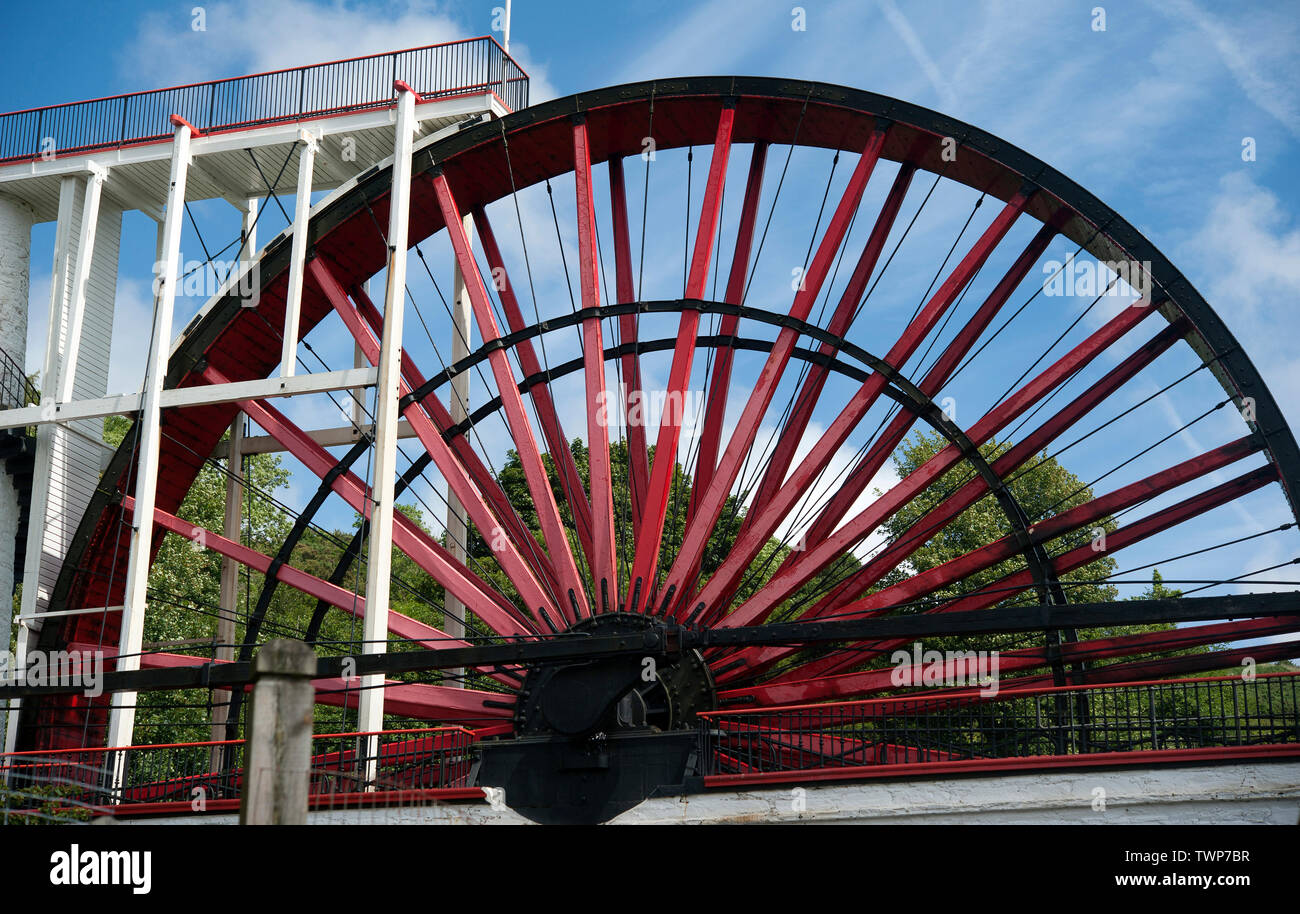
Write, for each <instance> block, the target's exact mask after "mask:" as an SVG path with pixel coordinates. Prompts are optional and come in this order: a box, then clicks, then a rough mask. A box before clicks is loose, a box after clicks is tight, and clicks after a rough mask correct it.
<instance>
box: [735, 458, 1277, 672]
mask: <svg viewBox="0 0 1300 914" xmlns="http://www.w3.org/2000/svg"><path fill="white" fill-rule="evenodd" d="M1258 450H1259V445H1258V443H1257V442H1255V441H1254V440H1253V439H1251V438H1250V437H1246V438H1239V439H1238V440H1236V441H1233V442H1230V443H1228V444H1225V445H1223V446H1222V447H1218V448H1215V449H1214V450H1212V451H1210V452H1208V453H1206V454H1202V455H1200V456H1198V457H1193V458H1192V459H1190V460H1185V461H1183V462H1182V463H1179V464H1177V465H1175V466H1172V467H1169V468H1167V469H1164V470H1161V471H1160V472H1158V473H1153V474H1151V475H1150V476H1148V477H1146V478H1145V479H1141V480H1138V481H1137V482H1133V483H1130V484H1129V485H1127V486H1123V487H1121V488H1119V489H1116V490H1115V491H1113V492H1110V493H1108V494H1106V495H1102V496H1099V497H1097V498H1093V499H1091V500H1090V501H1087V502H1084V503H1083V504H1081V505H1076V506H1075V507H1073V508H1070V509H1069V510H1067V511H1062V512H1061V513H1060V514H1057V515H1054V516H1052V517H1050V518H1048V519H1046V520H1043V521H1040V522H1039V523H1036V524H1031V525H1030V527H1029V530H1028V533H1029V540H1030V542H1031V543H1035V544H1042V543H1046V542H1048V541H1049V540H1052V539H1055V538H1056V537H1058V536H1061V535H1062V534H1065V533H1068V532H1070V531H1072V530H1077V529H1080V528H1083V527H1086V526H1087V525H1089V524H1092V523H1096V522H1097V521H1100V520H1102V519H1103V518H1105V517H1107V516H1109V515H1111V514H1114V513H1116V512H1118V511H1122V510H1124V509H1125V508H1130V507H1132V506H1134V505H1136V504H1139V503H1141V502H1144V501H1147V500H1148V499H1151V498H1154V497H1156V496H1157V495H1161V494H1163V493H1165V492H1168V491H1170V490H1172V489H1175V488H1178V487H1179V486H1182V485H1185V484H1186V483H1188V482H1191V481H1192V480H1193V479H1199V478H1200V477H1202V476H1205V475H1206V474H1208V473H1213V472H1214V471H1216V470H1220V469H1222V468H1223V467H1226V466H1229V465H1230V464H1232V463H1235V462H1237V461H1238V460H1242V459H1244V458H1246V457H1248V456H1250V455H1251V454H1253V453H1255V452H1256V451H1258ZM1024 546H1025V544H1023V543H1021V542H1020V541H1019V539H1018V538H1017V537H1014V536H1006V537H1002V538H1001V539H998V540H994V541H993V542H991V543H988V544H987V545H984V546H981V547H980V548H978V549H973V550H971V551H970V552H968V553H966V554H964V555H962V556H959V557H958V558H955V559H953V560H951V561H949V562H945V563H944V564H942V565H936V566H935V567H933V568H930V569H928V570H926V571H923V572H920V573H918V574H914V575H912V576H910V577H908V578H907V579H906V580H904V581H900V582H899V583H897V584H895V585H893V586H890V587H886V588H884V589H882V590H879V591H876V592H875V593H873V594H871V595H870V596H867V597H864V598H862V599H861V600H857V601H855V602H852V603H847V604H845V605H843V606H841V607H840V608H839V612H838V615H839V616H840V617H854V616H872V615H878V614H879V613H881V612H885V611H887V610H888V609H890V608H891V607H894V606H899V605H902V604H906V603H910V602H912V601H913V600H916V599H917V598H918V597H921V596H925V595H927V594H932V593H935V592H937V591H939V590H941V589H942V588H944V587H946V586H948V585H950V584H953V583H955V582H957V581H960V580H963V579H965V578H967V577H970V576H971V575H973V574H976V573H978V572H980V571H984V570H986V569H988V568H992V567H993V566H994V565H997V564H998V563H1000V562H1003V561H1005V560H1007V559H1009V558H1012V557H1014V556H1016V555H1018V554H1020V553H1022V552H1023V551H1024ZM787 653H788V650H787V649H785V648H771V649H768V650H765V651H758V652H755V654H753V655H752V656H753V659H752V661H751V662H749V663H747V664H746V666H745V672H746V673H747V674H752V673H753V672H754V671H755V670H756V669H757V668H760V667H762V668H765V667H767V666H770V665H771V664H772V663H774V662H776V661H777V660H779V659H780V658H781V657H782V656H784V655H785V654H787Z"/></svg>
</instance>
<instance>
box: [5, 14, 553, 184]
mask: <svg viewBox="0 0 1300 914" xmlns="http://www.w3.org/2000/svg"><path fill="white" fill-rule="evenodd" d="M399 79H400V80H402V81H403V82H405V83H407V84H408V85H409V86H410V87H411V88H412V89H414V90H415V91H416V92H418V93H419V94H420V95H421V96H422V97H424V98H446V97H449V96H454V95H464V94H466V93H470V92H485V91H491V92H495V93H496V95H497V96H498V97H499V98H500V99H501V102H502V104H504V105H505V106H506V107H507V108H509V109H510V110H511V111H517V110H519V109H520V108H526V107H528V74H527V73H525V72H524V71H523V70H522V69H520V67H519V65H518V64H517V63H515V61H514V59H513V58H511V57H510V55H509V54H507V53H506V52H505V51H503V50H502V49H501V46H500V45H499V44H497V43H496V41H495V40H494V39H492V38H490V37H484V38H471V39H468V40H465V41H453V42H449V43H447V44H436V45H429V46H427V47H422V48H411V49H410V50H406V51H394V52H391V53H388V54H374V55H371V56H369V57H355V58H352V59H350V60H339V61H334V62H332V63H321V64H313V65H311V66H306V67H296V68H294V69H290V70H277V71H275V72H272V73H260V74H257V75H255V76H239V77H234V78H232V79H222V80H215V81H213V82H205V83H195V84H194V85H190V86H176V87H174V88H170V89H157V90H154V91H151V92H136V93H133V94H130V95H116V96H113V97H110V98H101V99H95V100H92V101H85V102H72V103H69V104H65V105H51V106H49V107H46V108H32V109H29V110H27V111H15V112H13V113H11V114H0V163H3V162H12V161H18V160H26V159H31V158H36V157H41V156H45V157H49V156H58V155H64V154H68V153H84V152H89V151H92V150H96V149H106V148H110V147H114V146H126V145H130V144H133V143H148V142H154V141H157V140H163V139H168V138H170V137H171V135H172V133H173V128H172V126H171V125H170V117H171V116H172V115H173V114H178V115H180V116H181V117H183V118H185V119H186V120H187V121H189V122H190V123H191V124H193V125H194V126H195V127H197V128H198V129H199V130H201V131H203V132H205V133H207V132H211V131H221V130H235V129H241V128H248V127H258V126H263V125H267V124H276V123H283V122H292V121H298V120H304V119H307V118H315V117H324V116H327V115H333V114H342V113H348V112H354V111H364V110H366V109H369V108H383V107H386V106H388V105H391V104H393V81H394V80H399Z"/></svg>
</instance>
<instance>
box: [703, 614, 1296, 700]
mask: <svg viewBox="0 0 1300 914" xmlns="http://www.w3.org/2000/svg"><path fill="white" fill-rule="evenodd" d="M1295 630H1296V621H1295V620H1294V619H1288V618H1285V617H1265V618H1262V619H1247V620H1244V621H1239V622H1221V623H1216V624H1212V625H1197V626H1192V627H1189V628H1181V629H1174V630H1173V631H1153V632H1140V633H1137V634H1132V635H1119V636H1116V637H1113V638H1096V639H1093V640H1089V641H1071V642H1064V643H1062V644H1061V645H1060V652H1061V655H1062V659H1063V660H1064V661H1065V662H1067V663H1077V662H1080V661H1088V660H1095V659H1099V658H1112V657H1127V656H1132V655H1134V654H1149V653H1153V652H1160V651H1176V650H1186V649H1188V648H1192V647H1202V646H1204V645H1207V644H1218V643H1220V642H1225V641H1240V640H1246V639H1248V638H1267V637H1270V636H1275V635H1281V634H1288V633H1290V632H1293V631H1295ZM910 643H911V642H904V641H899V642H898V644H899V645H900V646H903V645H907V644H910ZM1050 664H1051V660H1050V658H1049V657H1048V650H1047V648H1045V647H1031V648H1024V649H1020V650H1012V651H1001V652H1000V653H999V655H998V665H997V674H998V676H1005V675H1006V674H1007V673H1017V672H1021V671H1024V670H1036V669H1044V668H1046V667H1048V666H1049V665H1050ZM913 670H914V668H912V667H905V668H903V670H901V671H900V670H898V669H896V668H895V667H892V666H890V667H885V668H882V669H876V670H862V671H860V672H857V673H842V674H839V675H833V676H819V677H810V678H808V679H798V680H793V681H790V682H777V683H771V684H765V685H758V686H746V687H745V688H738V689H726V690H723V691H721V692H719V693H718V700H719V701H721V702H724V703H726V702H744V703H745V704H757V705H780V704H798V703H800V702H805V701H827V700H831V699H847V698H861V697H865V696H869V695H873V694H877V693H880V692H887V691H892V690H895V689H898V688H899V687H900V686H901V687H904V688H906V687H907V686H919V685H921V683H920V682H919V681H915V680H916V679H917V678H918V677H919V675H920V671H919V670H917V671H915V672H914V671H913ZM985 675H990V666H989V663H988V661H987V660H984V661H981V660H978V659H975V658H959V659H956V658H955V659H952V660H947V661H945V662H944V664H943V667H942V681H943V682H977V681H979V680H980V679H981V678H983V676H985ZM1088 679H1089V681H1090V682H1093V681H1096V677H1095V676H1094V675H1093V671H1091V670H1090V671H1089V675H1088ZM1022 682H1023V680H1021V679H1010V680H1005V679H1004V680H1002V681H1001V682H1000V683H999V685H1000V688H1001V689H1019V688H1023V687H1024V686H1023V685H1022ZM931 694H942V693H931V692H929V691H927V692H926V695H927V697H928V696H929V695H931Z"/></svg>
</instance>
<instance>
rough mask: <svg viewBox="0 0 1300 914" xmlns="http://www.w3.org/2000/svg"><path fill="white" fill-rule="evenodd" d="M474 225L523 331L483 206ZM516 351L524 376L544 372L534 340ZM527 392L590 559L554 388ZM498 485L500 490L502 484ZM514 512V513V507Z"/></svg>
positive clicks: (587, 508) (511, 317) (582, 495)
mask: <svg viewBox="0 0 1300 914" xmlns="http://www.w3.org/2000/svg"><path fill="white" fill-rule="evenodd" d="M474 227H475V228H477V229H478V236H479V239H480V240H481V241H482V242H483V256H484V257H485V258H486V259H487V262H488V267H489V268H490V269H491V270H492V276H493V278H494V285H495V286H496V287H497V295H498V296H499V297H500V298H501V306H502V310H503V311H505V315H506V323H507V324H508V325H509V327H510V330H511V332H512V333H513V332H518V331H520V330H523V329H524V328H525V327H526V326H527V324H526V323H525V321H524V316H523V312H522V311H520V309H519V301H518V299H517V298H516V297H515V289H514V285H513V284H512V283H511V282H510V274H509V273H507V272H506V267H505V262H504V261H503V260H502V258H501V249H500V248H499V247H498V246H497V239H496V235H495V234H493V232H492V225H491V223H490V222H488V217H487V213H486V212H485V211H484V210H483V209H482V208H478V209H475V210H474ZM515 351H516V353H517V354H518V356H519V364H520V367H521V368H522V369H523V371H524V374H525V375H538V374H541V372H542V364H541V362H540V361H538V359H537V351H536V350H535V349H534V348H533V343H532V340H521V341H520V342H519V345H518V346H516V347H515ZM528 394H529V397H530V398H531V399H532V401H533V408H534V409H535V410H536V411H537V419H538V422H539V423H540V424H541V427H542V435H543V436H544V437H545V438H546V449H547V450H548V451H549V452H550V454H551V459H552V460H554V461H555V466H556V471H557V472H558V473H559V474H560V482H561V489H562V490H563V492H564V497H565V500H566V501H567V502H568V504H569V510H570V512H571V513H572V515H573V519H574V529H575V530H576V532H577V534H578V540H579V541H580V542H581V543H582V548H583V551H584V552H585V553H586V555H587V558H588V561H590V559H591V554H592V552H591V505H590V504H589V503H588V501H587V494H586V492H585V491H584V489H583V485H582V477H581V476H579V475H578V466H577V464H576V463H574V460H573V452H572V451H570V450H569V439H568V438H567V437H565V434H564V429H563V427H562V426H561V425H560V416H559V413H557V412H556V409H555V399H554V398H553V397H552V396H551V389H550V388H549V387H547V386H546V385H545V384H534V385H533V386H532V387H530V388H529V390H528ZM496 488H498V489H499V488H500V486H497V487H496ZM501 497H502V499H504V498H505V493H502V495H501ZM511 514H512V516H513V515H514V511H513V510H512V511H511ZM548 564H549V563H548Z"/></svg>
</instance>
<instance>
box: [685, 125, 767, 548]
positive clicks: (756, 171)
mask: <svg viewBox="0 0 1300 914" xmlns="http://www.w3.org/2000/svg"><path fill="white" fill-rule="evenodd" d="M766 164H767V144H766V143H755V144H754V151H753V153H752V154H751V156H750V160H749V177H748V178H747V179H746V180H745V200H744V203H743V204H742V205H741V209H740V226H739V227H738V228H737V230H736V250H735V253H734V254H732V256H731V274H730V276H729V277H728V278H727V290H726V293H725V301H726V302H727V303H728V304H732V305H739V304H740V303H741V301H742V300H743V299H744V297H745V278H746V276H747V275H748V272H749V252H750V249H751V248H752V247H753V244H754V227H755V225H756V224H757V221H758V220H757V217H758V203H759V198H760V197H761V196H762V192H763V171H764V168H765V166H766ZM739 324H740V317H739V315H736V314H726V315H723V317H722V321H721V322H720V323H719V325H718V333H719V335H721V336H724V337H727V336H734V335H735V333H736V329H737V327H738V326H739ZM734 358H735V353H734V352H733V351H732V349H731V347H730V346H722V347H719V349H718V351H717V354H716V355H715V356H714V362H713V373H712V375H711V376H710V378H709V395H708V402H707V403H706V404H705V408H704V430H703V432H702V434H701V436H700V452H699V457H698V458H697V459H696V461H695V479H694V481H693V482H692V485H691V502H690V506H689V508H688V509H687V512H686V519H687V523H688V524H689V523H690V521H691V519H692V518H693V517H694V516H695V509H696V507H697V506H698V504H699V500H700V497H701V496H702V495H703V494H704V491H705V490H706V489H707V488H708V487H709V482H710V481H711V480H712V479H713V471H714V468H715V467H716V466H717V463H718V442H719V441H720V440H721V439H722V422H723V420H724V419H725V418H726V412H727V394H728V392H729V390H730V389H731V365H732V361H733V360H734Z"/></svg>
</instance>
